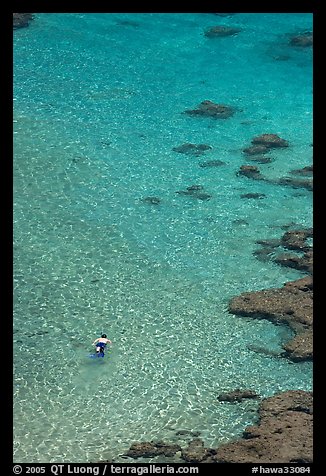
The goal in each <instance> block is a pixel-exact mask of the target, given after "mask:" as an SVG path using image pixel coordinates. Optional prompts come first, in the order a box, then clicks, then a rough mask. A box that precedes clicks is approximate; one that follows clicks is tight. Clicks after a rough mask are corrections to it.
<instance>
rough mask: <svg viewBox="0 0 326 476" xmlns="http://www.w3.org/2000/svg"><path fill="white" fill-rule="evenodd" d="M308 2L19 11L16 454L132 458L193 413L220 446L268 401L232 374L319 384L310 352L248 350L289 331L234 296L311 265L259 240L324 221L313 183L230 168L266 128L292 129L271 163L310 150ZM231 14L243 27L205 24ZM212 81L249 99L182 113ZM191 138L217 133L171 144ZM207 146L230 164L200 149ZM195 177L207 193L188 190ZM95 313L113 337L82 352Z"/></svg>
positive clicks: (276, 342)
mask: <svg viewBox="0 0 326 476" xmlns="http://www.w3.org/2000/svg"><path fill="white" fill-rule="evenodd" d="M311 21H312V19H311V15H308V14H236V15H234V16H232V17H227V18H220V17H217V16H214V15H209V14H108V15H106V14H39V15H36V20H35V21H34V22H33V23H32V24H31V26H30V27H29V28H27V29H23V30H17V31H15V33H14V43H15V49H14V68H15V70H14V73H15V76H14V100H15V102H14V121H15V123H14V147H15V149H14V271H15V275H14V289H15V292H14V310H15V316H14V329H15V334H14V341H15V342H16V343H17V345H16V347H15V359H14V364H15V365H14V376H15V387H14V416H15V418H14V436H15V442H14V448H15V452H14V459H15V461H21V462H24V461H26V462H48V461H49V462H54V461H62V462H85V461H98V460H100V459H103V458H112V457H114V458H115V460H116V461H119V460H121V461H126V460H124V459H121V457H119V456H118V455H119V454H121V453H123V452H124V451H126V449H128V448H129V446H130V444H131V443H132V442H133V441H139V440H143V441H148V440H151V439H158V438H159V439H164V440H167V441H179V442H181V443H182V445H184V444H185V441H184V440H180V438H182V437H180V436H177V435H176V432H177V431H178V430H184V429H187V430H194V431H200V432H201V437H202V438H203V439H204V441H205V444H206V445H207V446H217V445H218V444H220V443H221V442H225V441H229V440H230V439H232V438H233V437H237V436H239V435H241V433H242V431H243V429H244V428H245V426H247V425H248V424H251V423H252V422H254V421H255V418H256V413H255V410H256V408H257V402H250V401H247V402H244V403H241V404H238V405H227V404H223V403H221V402H218V400H217V396H218V394H219V393H221V392H222V391H227V390H233V389H234V388H238V387H245V388H252V389H254V390H256V391H257V392H258V393H259V394H260V395H262V396H263V397H265V396H268V395H272V394H274V393H276V392H278V391H281V390H286V389H305V390H308V389H311V386H312V369H311V364H309V363H300V364H299V363H296V364H294V363H291V362H289V361H287V360H285V359H280V358H277V357H271V356H268V355H265V354H261V353H257V352H254V351H253V350H251V349H252V347H251V346H252V345H254V346H258V347H265V348H268V349H270V350H272V351H276V352H277V351H280V349H281V345H282V342H284V340H287V339H288V338H289V336H290V333H289V330H288V329H286V328H284V327H283V326H274V325H273V324H271V323H269V322H267V321H258V320H251V319H245V318H239V317H236V316H233V315H231V314H229V313H228V312H227V305H228V301H229V299H230V298H231V297H233V296H234V295H237V294H240V293H241V292H243V291H247V290H256V289H257V290H258V289H263V288H269V287H277V286H281V285H282V284H283V283H284V282H285V281H288V280H292V279H297V278H299V277H301V276H302V274H301V273H299V272H297V271H295V270H291V269H286V268H283V267H279V266H277V265H276V264H273V263H270V262H261V261H258V260H257V259H255V257H254V256H253V254H252V253H253V251H254V250H255V249H256V248H257V245H255V240H257V239H262V238H273V237H280V235H281V234H282V233H283V230H282V229H281V227H282V226H283V225H286V224H288V223H290V222H294V223H297V224H299V225H300V226H311V222H312V201H311V193H310V192H308V191H305V190H304V189H293V188H290V187H282V186H276V185H272V184H269V183H266V182H257V181H251V180H249V179H247V178H240V177H237V176H236V172H237V170H238V169H239V167H240V166H241V165H242V164H245V163H248V164H252V162H249V161H247V159H246V158H245V157H244V155H243V154H242V152H241V151H242V149H243V148H244V147H245V146H248V145H249V144H250V141H251V138H252V137H253V136H254V135H258V134H261V133H264V132H272V133H277V134H279V135H280V136H281V137H283V138H285V139H287V140H288V141H289V142H290V144H291V147H289V148H288V149H286V150H279V151H278V150H274V151H272V152H271V153H270V154H269V155H270V156H272V157H273V158H274V159H275V160H274V161H273V162H272V163H270V164H265V165H260V166H259V167H260V169H261V171H262V173H264V174H265V175H266V176H268V177H270V178H278V177H280V176H284V175H287V174H288V173H289V171H290V170H291V169H295V168H301V167H303V166H306V165H309V164H310V163H311V160H312V159H311V156H312V148H311V142H312V131H311V128H312V78H311V74H312V73H311V51H307V50H301V49H296V48H290V47H288V46H287V41H288V37H289V35H291V34H295V33H297V32H298V31H299V32H300V31H304V30H307V29H311ZM217 24H223V25H230V26H236V27H240V28H242V29H243V30H242V31H241V32H240V33H239V34H238V35H237V36H235V37H228V38H220V39H214V40H211V39H207V38H205V37H204V36H203V31H204V30H205V29H206V28H209V27H211V26H214V25H217ZM280 58H281V59H280ZM205 99H210V100H212V101H214V102H218V103H225V104H228V105H232V106H234V107H236V108H237V111H236V114H235V115H234V116H233V117H231V118H229V119H227V120H210V119H205V118H193V117H188V116H187V115H185V114H183V111H185V110H186V109H191V108H194V107H195V106H196V105H197V104H199V103H200V102H201V101H203V100H205ZM184 142H192V143H206V144H209V145H210V146H211V147H212V149H211V150H209V151H208V152H206V153H205V154H204V155H203V156H201V157H192V156H186V155H183V154H178V153H176V152H174V151H172V148H173V147H175V146H178V145H180V144H182V143H184ZM213 159H214V160H215V159H219V160H222V161H223V162H225V165H223V166H220V167H217V168H201V167H199V163H200V162H202V161H206V160H213ZM192 184H200V185H203V186H204V189H205V191H206V192H207V193H209V194H211V195H212V198H211V199H210V200H209V201H201V200H197V199H195V198H193V197H187V196H182V195H180V194H177V193H176V191H178V190H184V189H185V188H186V187H187V186H190V185H192ZM248 192H258V193H264V194H265V195H266V197H265V198H264V199H262V200H249V199H247V200H246V199H241V198H240V195H241V194H243V193H248ZM146 196H157V197H159V198H160V199H161V202H160V204H159V205H150V204H148V203H144V202H143V201H142V199H143V198H144V197H146ZM239 220H242V221H240V222H239ZM243 220H245V221H243ZM100 332H106V333H107V334H108V336H109V337H110V338H111V339H112V340H113V342H114V345H113V347H112V350H111V352H110V356H109V358H108V359H106V360H105V361H104V362H103V363H99V362H94V361H93V360H91V359H88V358H87V353H88V352H89V351H90V350H91V342H92V341H93V340H94V339H95V337H97V335H98V334H99V333H100ZM72 343H73V344H74V349H72ZM248 346H249V347H248ZM183 438H184V437H183Z"/></svg>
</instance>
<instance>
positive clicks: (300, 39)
mask: <svg viewBox="0 0 326 476" xmlns="http://www.w3.org/2000/svg"><path fill="white" fill-rule="evenodd" d="M290 45H291V46H299V47H301V48H302V47H303V48H307V47H310V46H313V34H312V32H311V31H307V32H305V33H301V34H299V35H296V36H293V37H292V38H291V40H290Z"/></svg>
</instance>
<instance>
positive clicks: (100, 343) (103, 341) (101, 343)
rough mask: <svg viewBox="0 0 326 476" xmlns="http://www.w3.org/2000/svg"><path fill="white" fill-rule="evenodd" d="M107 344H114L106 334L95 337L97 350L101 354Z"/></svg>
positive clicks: (94, 343)
mask: <svg viewBox="0 0 326 476" xmlns="http://www.w3.org/2000/svg"><path fill="white" fill-rule="evenodd" d="M107 344H112V341H110V339H108V338H107V337H106V334H102V335H101V337H99V338H98V339H95V340H94V342H93V345H95V346H96V352H97V353H98V354H99V353H100V352H103V353H104V349H105V347H106V346H107Z"/></svg>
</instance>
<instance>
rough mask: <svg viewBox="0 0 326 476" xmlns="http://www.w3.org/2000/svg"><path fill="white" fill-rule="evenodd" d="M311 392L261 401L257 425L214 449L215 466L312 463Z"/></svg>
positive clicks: (284, 393)
mask: <svg viewBox="0 0 326 476" xmlns="http://www.w3.org/2000/svg"><path fill="white" fill-rule="evenodd" d="M312 415H313V408H312V393H311V392H304V391H302V390H292V391H287V392H282V393H280V394H277V395H275V396H273V397H270V398H266V399H264V400H263V401H262V403H261V404H260V408H259V417H260V421H259V424H258V425H257V426H250V427H248V428H246V430H245V432H244V434H243V438H242V439H241V440H239V441H234V442H231V443H226V444H224V445H221V446H220V447H219V448H217V451H216V456H215V458H216V460H217V462H218V463H312V461H313V446H312V441H313V440H312V438H313V435H312V430H313V416H312Z"/></svg>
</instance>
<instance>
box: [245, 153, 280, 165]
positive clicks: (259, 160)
mask: <svg viewBox="0 0 326 476" xmlns="http://www.w3.org/2000/svg"><path fill="white" fill-rule="evenodd" d="M248 155H250V154H248ZM250 160H251V161H252V162H257V164H270V163H271V162H273V161H274V159H272V157H255V154H254V155H253V156H252V157H251V158H250Z"/></svg>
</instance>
